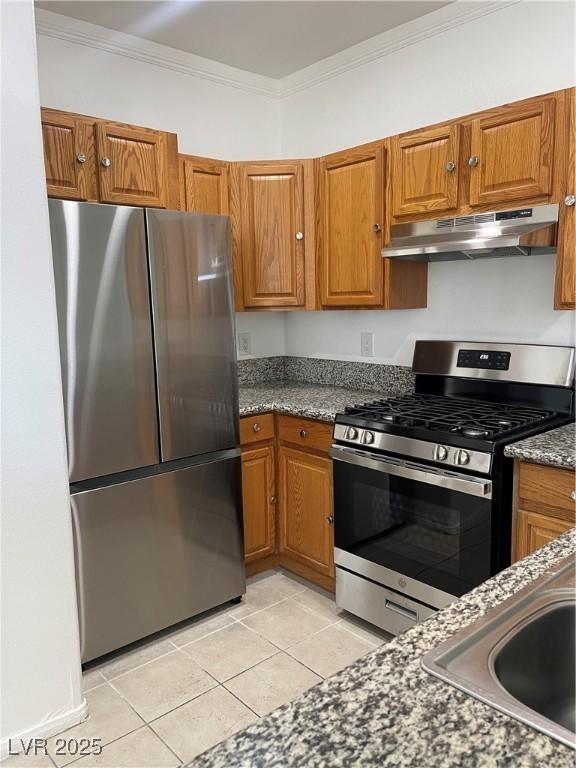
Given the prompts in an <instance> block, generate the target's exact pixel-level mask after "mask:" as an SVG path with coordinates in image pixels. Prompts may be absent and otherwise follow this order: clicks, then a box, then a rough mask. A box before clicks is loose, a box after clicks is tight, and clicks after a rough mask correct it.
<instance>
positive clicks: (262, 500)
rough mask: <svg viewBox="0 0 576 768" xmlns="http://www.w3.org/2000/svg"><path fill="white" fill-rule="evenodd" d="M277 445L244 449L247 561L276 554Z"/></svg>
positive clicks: (243, 476) (245, 551)
mask: <svg viewBox="0 0 576 768" xmlns="http://www.w3.org/2000/svg"><path fill="white" fill-rule="evenodd" d="M274 487H275V483H274V448H272V446H265V447H263V448H251V449H249V450H244V451H242V504H243V509H244V556H245V559H246V562H247V563H248V562H251V561H252V560H258V559H260V558H261V557H267V556H268V555H272V554H274V552H275V550H276V531H275V525H274V517H275V511H276V506H275V499H274Z"/></svg>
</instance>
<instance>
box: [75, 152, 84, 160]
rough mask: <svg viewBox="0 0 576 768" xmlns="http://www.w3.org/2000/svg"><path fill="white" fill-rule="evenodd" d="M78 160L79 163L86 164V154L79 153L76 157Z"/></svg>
mask: <svg viewBox="0 0 576 768" xmlns="http://www.w3.org/2000/svg"><path fill="white" fill-rule="evenodd" d="M76 160H78V162H79V163H85V162H86V155H85V154H84V152H78V154H77V155H76Z"/></svg>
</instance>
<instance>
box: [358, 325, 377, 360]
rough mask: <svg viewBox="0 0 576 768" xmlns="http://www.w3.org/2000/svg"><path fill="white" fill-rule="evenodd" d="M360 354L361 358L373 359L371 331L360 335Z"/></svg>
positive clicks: (372, 335)
mask: <svg viewBox="0 0 576 768" xmlns="http://www.w3.org/2000/svg"><path fill="white" fill-rule="evenodd" d="M360 354H361V355H362V357H374V334H373V333H372V332H371V331H362V332H361V333H360Z"/></svg>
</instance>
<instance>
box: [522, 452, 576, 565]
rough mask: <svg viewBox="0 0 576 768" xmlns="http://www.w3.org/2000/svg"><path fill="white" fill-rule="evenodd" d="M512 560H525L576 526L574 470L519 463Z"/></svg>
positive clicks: (575, 477) (575, 478)
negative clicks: (524, 558)
mask: <svg viewBox="0 0 576 768" xmlns="http://www.w3.org/2000/svg"><path fill="white" fill-rule="evenodd" d="M515 473H516V484H517V489H518V490H517V494H516V499H515V521H516V522H515V531H514V543H513V553H512V555H513V556H512V560H513V561H516V560H521V559H522V558H523V557H526V556H527V555H530V554H532V552H535V551H536V550H537V549H540V547H543V546H544V544H548V542H549V541H552V540H553V539H556V538H558V536H560V535H561V534H562V533H564V532H565V531H568V530H570V528H574V526H575V525H576V504H575V502H574V497H573V495H572V494H573V493H574V490H575V487H576V476H575V473H574V471H573V470H571V469H561V468H558V467H549V466H544V465H541V464H531V463H529V462H525V461H517V462H516V466H515Z"/></svg>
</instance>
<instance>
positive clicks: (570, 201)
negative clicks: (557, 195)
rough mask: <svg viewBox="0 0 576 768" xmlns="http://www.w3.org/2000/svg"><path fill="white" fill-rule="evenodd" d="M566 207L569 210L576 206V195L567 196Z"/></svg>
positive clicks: (565, 199)
mask: <svg viewBox="0 0 576 768" xmlns="http://www.w3.org/2000/svg"><path fill="white" fill-rule="evenodd" d="M564 205H567V206H568V207H569V208H570V207H571V206H572V205H576V195H566V197H565V198H564Z"/></svg>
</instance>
